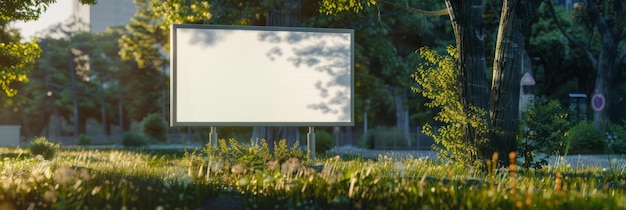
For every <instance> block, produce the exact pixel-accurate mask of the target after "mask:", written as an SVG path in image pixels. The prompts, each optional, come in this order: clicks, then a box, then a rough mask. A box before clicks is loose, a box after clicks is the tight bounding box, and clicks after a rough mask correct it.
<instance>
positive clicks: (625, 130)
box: [606, 121, 626, 154]
mask: <svg viewBox="0 0 626 210" xmlns="http://www.w3.org/2000/svg"><path fill="white" fill-rule="evenodd" d="M606 132H607V134H608V135H609V136H608V137H607V138H608V139H607V140H608V143H609V149H610V150H611V152H613V153H618V154H626V121H624V124H623V125H621V126H620V125H618V124H615V123H611V122H608V123H607V125H606Z"/></svg>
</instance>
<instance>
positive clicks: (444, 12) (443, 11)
mask: <svg viewBox="0 0 626 210" xmlns="http://www.w3.org/2000/svg"><path fill="white" fill-rule="evenodd" d="M376 2H380V3H384V4H388V5H392V6H394V7H397V8H400V9H404V10H407V11H410V12H415V13H419V14H423V15H426V16H444V15H448V9H447V8H446V9H441V10H436V11H429V10H422V9H416V8H413V7H409V5H408V4H407V5H402V4H397V3H393V2H390V1H386V0H377V1H376Z"/></svg>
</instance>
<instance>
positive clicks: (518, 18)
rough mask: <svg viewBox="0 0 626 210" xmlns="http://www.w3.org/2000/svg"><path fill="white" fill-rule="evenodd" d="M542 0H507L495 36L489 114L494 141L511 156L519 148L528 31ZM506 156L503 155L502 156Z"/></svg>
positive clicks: (503, 152) (495, 146)
mask: <svg viewBox="0 0 626 210" xmlns="http://www.w3.org/2000/svg"><path fill="white" fill-rule="evenodd" d="M541 1H542V0H505V1H504V3H503V5H502V15H501V17H500V27H499V30H498V38H497V40H496V50H495V52H496V53H495V56H494V63H493V80H492V83H491V97H490V102H489V114H490V118H491V123H492V132H493V134H492V135H493V136H492V139H491V145H492V146H493V148H494V149H495V150H496V151H498V153H500V155H501V160H508V158H505V157H507V155H508V154H509V153H510V152H514V151H516V149H517V142H516V135H517V132H518V129H519V126H518V123H517V120H518V118H519V112H518V105H519V104H518V103H519V92H520V89H519V88H520V79H521V64H522V62H523V59H522V58H523V54H522V53H523V52H524V40H525V34H526V33H527V32H528V31H529V29H530V23H531V21H532V19H533V18H534V16H535V14H536V12H537V8H539V5H540V4H541ZM502 158H504V159H502Z"/></svg>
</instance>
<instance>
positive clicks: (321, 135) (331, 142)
mask: <svg viewBox="0 0 626 210" xmlns="http://www.w3.org/2000/svg"><path fill="white" fill-rule="evenodd" d="M334 146H335V137H334V136H333V135H332V134H330V133H328V132H326V131H317V132H315V152H317V153H326V151H328V150H329V149H331V148H333V147H334Z"/></svg>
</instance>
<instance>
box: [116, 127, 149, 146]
mask: <svg viewBox="0 0 626 210" xmlns="http://www.w3.org/2000/svg"><path fill="white" fill-rule="evenodd" d="M147 144H148V141H147V140H146V137H145V136H144V135H142V134H141V133H137V132H132V131H129V132H126V133H124V135H122V145H124V146H125V147H143V146H146V145H147Z"/></svg>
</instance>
